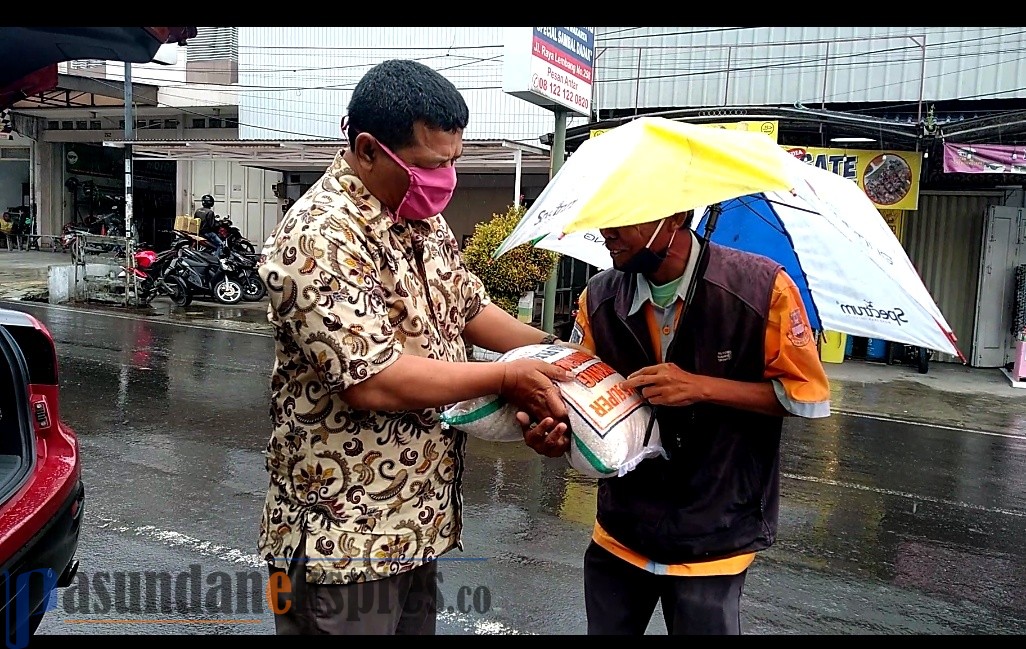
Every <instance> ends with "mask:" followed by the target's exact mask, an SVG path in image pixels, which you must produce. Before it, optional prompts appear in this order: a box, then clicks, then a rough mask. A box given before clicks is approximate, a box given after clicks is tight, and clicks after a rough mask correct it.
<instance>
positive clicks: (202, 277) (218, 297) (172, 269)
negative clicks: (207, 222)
mask: <svg viewBox="0 0 1026 649" xmlns="http://www.w3.org/2000/svg"><path fill="white" fill-rule="evenodd" d="M195 239H196V240H200V241H202V239H200V237H195ZM183 240H184V242H185V243H184V244H183ZM188 243H191V241H190V240H189V239H188V238H186V236H185V235H183V234H182V233H179V232H176V233H175V239H174V241H173V242H172V248H173V249H177V251H178V254H177V255H175V256H174V258H173V259H172V260H171V262H170V263H169V264H168V267H167V269H166V270H165V271H164V277H165V278H166V277H167V276H169V275H170V276H177V277H179V278H181V279H182V280H183V281H184V282H185V285H186V287H187V289H188V292H189V294H190V297H195V296H197V295H203V296H210V297H212V298H213V299H214V301H216V302H219V303H221V304H238V303H239V302H240V301H241V300H242V296H243V290H242V284H241V282H240V281H239V278H238V269H237V267H236V262H235V261H233V260H232V259H231V258H230V257H227V256H225V257H222V258H220V259H219V258H218V257H216V256H215V255H213V254H211V253H209V252H206V251H204V250H197V249H194V248H192V247H190V246H189V245H187V244H188Z"/></svg>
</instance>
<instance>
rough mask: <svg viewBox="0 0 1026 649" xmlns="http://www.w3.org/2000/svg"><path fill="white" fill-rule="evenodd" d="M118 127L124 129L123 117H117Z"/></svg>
mask: <svg viewBox="0 0 1026 649" xmlns="http://www.w3.org/2000/svg"><path fill="white" fill-rule="evenodd" d="M118 128H119V129H121V130H124V129H125V120H123V119H119V120H118Z"/></svg>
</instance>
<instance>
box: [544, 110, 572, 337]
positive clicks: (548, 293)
mask: <svg viewBox="0 0 1026 649" xmlns="http://www.w3.org/2000/svg"><path fill="white" fill-rule="evenodd" d="M553 113H554V114H555V116H556V128H555V129H554V130H553V132H552V148H551V150H550V151H549V155H550V158H549V165H550V166H549V182H552V179H553V178H555V177H556V174H557V173H559V169H560V167H562V166H563V158H564V157H565V156H566V113H567V111H566V109H565V108H562V107H557V108H555V109H554V110H553ZM556 259H557V261H556V265H555V266H554V267H553V268H552V274H551V275H549V279H548V280H546V282H545V293H544V298H543V300H542V330H543V331H544V332H545V333H549V334H551V333H554V332H555V329H556V326H555V323H556V284H557V281H558V280H559V257H557V258H556Z"/></svg>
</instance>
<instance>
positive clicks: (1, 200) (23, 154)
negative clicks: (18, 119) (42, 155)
mask: <svg viewBox="0 0 1026 649" xmlns="http://www.w3.org/2000/svg"><path fill="white" fill-rule="evenodd" d="M31 157H32V141H31V140H28V139H26V138H23V137H20V136H18V135H14V136H13V137H11V138H10V139H8V138H6V137H5V138H3V139H0V211H2V212H7V213H8V214H10V215H11V217H12V218H14V219H17V220H18V221H19V223H20V224H24V227H27V228H31V227H32V214H31V207H30V206H31V205H32V199H31V191H30V182H29V174H30V160H31ZM28 231H29V232H31V229H29V230H28Z"/></svg>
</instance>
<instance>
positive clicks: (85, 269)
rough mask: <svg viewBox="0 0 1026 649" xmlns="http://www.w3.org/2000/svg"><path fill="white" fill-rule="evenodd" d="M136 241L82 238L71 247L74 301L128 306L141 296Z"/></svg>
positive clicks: (96, 235)
mask: <svg viewBox="0 0 1026 649" xmlns="http://www.w3.org/2000/svg"><path fill="white" fill-rule="evenodd" d="M132 247H133V246H132V241H131V239H128V238H126V237H109V236H104V235H99V234H79V235H77V236H76V237H75V239H74V241H73V242H72V244H71V260H72V265H73V267H74V278H73V279H74V283H73V286H74V289H73V291H72V296H71V298H72V300H74V301H87V302H88V301H93V302H109V303H113V304H121V305H123V306H128V304H129V296H132V295H135V294H136V292H137V286H136V276H135V273H133V272H131V268H132Z"/></svg>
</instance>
